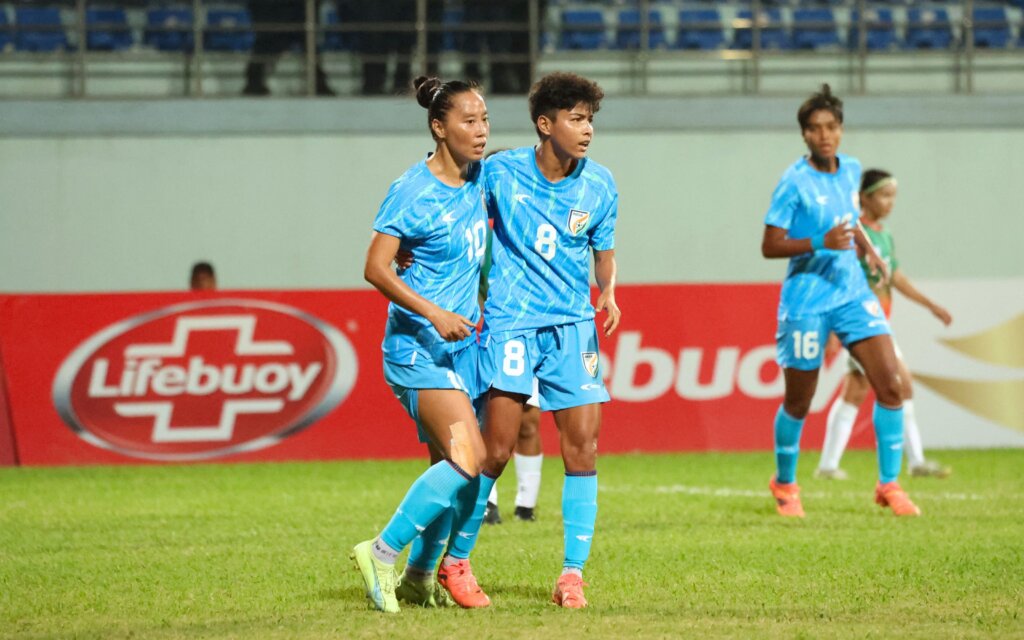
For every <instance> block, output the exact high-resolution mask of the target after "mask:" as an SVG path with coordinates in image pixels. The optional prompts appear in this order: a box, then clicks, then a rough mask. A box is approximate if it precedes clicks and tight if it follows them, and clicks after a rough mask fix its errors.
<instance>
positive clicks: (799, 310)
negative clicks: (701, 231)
mask: <svg viewBox="0 0 1024 640" xmlns="http://www.w3.org/2000/svg"><path fill="white" fill-rule="evenodd" d="M797 121H798V122H799V123H800V131H801V133H802V134H803V138H804V142H805V143H806V145H807V149H808V150H809V151H810V153H809V154H808V155H807V156H804V157H802V158H800V159H799V160H797V161H796V162H795V163H794V164H793V165H792V166H790V167H789V169H787V170H786V172H785V173H784V174H783V175H782V179H781V180H780V181H779V184H778V186H777V187H776V188H775V192H774V193H773V194H772V202H771V207H770V208H769V210H768V214H767V215H766V216H765V228H764V239H763V241H762V245H761V252H762V254H763V255H764V257H766V258H789V259H790V261H789V268H788V270H787V272H786V280H785V282H784V283H783V285H782V293H781V297H780V300H779V312H778V331H777V333H776V335H775V340H776V346H777V350H778V362H779V366H780V367H782V368H783V374H784V377H785V382H786V392H785V399H784V400H783V403H782V406H780V407H779V410H778V413H777V414H776V416H775V460H776V474H775V475H774V476H773V477H772V479H771V481H770V483H769V488H770V489H771V492H772V495H773V497H774V498H775V502H776V508H777V509H778V512H779V513H780V514H781V515H783V516H795V517H803V516H804V509H803V505H802V503H801V501H800V487H799V486H798V485H797V483H796V465H797V457H798V455H799V450H800V432H801V430H802V428H803V423H804V418H805V417H806V416H807V413H808V411H809V410H810V406H811V399H812V397H813V396H814V390H815V388H816V386H817V384H818V369H819V368H820V367H821V362H822V357H823V351H824V349H823V347H824V344H825V340H826V339H827V338H828V335H829V332H834V333H835V334H836V336H838V338H839V340H840V341H841V342H842V343H843V345H844V346H845V347H846V348H847V350H849V352H850V353H851V354H852V355H853V356H854V357H855V358H856V359H857V361H858V362H860V363H861V365H862V366H863V367H864V371H865V372H866V374H867V377H868V380H869V381H870V382H871V386H872V387H873V388H874V390H875V395H876V397H877V402H876V404H875V409H874V424H875V434H876V438H877V447H878V466H879V481H878V484H877V486H876V487H875V502H877V503H878V504H879V505H881V506H883V507H884V506H888V507H890V508H892V510H893V513H895V514H896V515H919V514H920V510H919V509H918V508H917V506H915V505H914V503H913V502H911V501H910V498H909V497H908V496H907V494H906V492H904V491H903V489H901V488H900V486H899V484H898V483H897V478H898V477H899V474H900V465H901V457H902V454H903V409H902V402H903V398H902V396H901V385H900V378H899V366H898V361H897V358H896V353H895V350H894V349H893V343H892V338H891V337H890V331H889V323H888V321H887V320H886V318H885V315H884V313H883V312H882V307H881V305H880V304H879V301H878V298H877V297H876V296H875V294H874V293H873V292H872V291H871V288H870V287H869V286H868V282H867V279H866V278H865V276H864V272H863V270H862V268H861V266H860V263H859V262H858V260H857V253H856V251H854V247H855V245H856V247H859V248H860V250H861V251H862V252H863V253H864V256H865V260H866V261H867V263H868V264H869V265H870V268H871V270H872V272H874V271H876V270H880V271H881V272H882V274H883V277H885V278H886V279H887V278H888V276H889V274H888V269H887V267H886V265H885V263H884V261H883V260H882V259H881V258H880V257H879V255H878V254H877V252H876V251H875V249H874V247H872V246H871V242H870V241H869V240H868V239H867V237H866V236H865V234H864V233H863V231H862V230H861V228H860V226H859V223H858V218H859V216H860V200H859V193H858V191H859V187H860V177H861V176H860V174H861V166H860V162H858V161H857V159H856V158H852V157H850V156H846V155H842V154H839V153H838V149H839V143H840V141H841V140H842V137H843V103H842V101H841V100H839V98H837V97H836V96H834V95H832V92H831V90H830V89H829V86H828V85H822V88H821V91H820V92H819V93H815V94H814V95H812V96H811V97H810V98H808V99H807V100H806V101H805V102H804V103H803V104H802V105H801V106H800V109H799V111H798V112H797Z"/></svg>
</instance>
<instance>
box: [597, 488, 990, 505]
mask: <svg viewBox="0 0 1024 640" xmlns="http://www.w3.org/2000/svg"><path fill="white" fill-rule="evenodd" d="M601 491H609V492H612V493H668V494H673V493H681V494H684V495H690V496H713V497H715V498H763V497H765V496H766V495H769V493H768V489H767V488H765V489H764V490H763V491H762V490H755V489H732V488H728V487H693V486H687V485H682V484H672V485H651V486H648V485H642V486H635V485H619V486H607V485H602V486H601ZM803 495H804V496H806V497H811V498H824V497H830V496H831V497H835V496H837V495H838V496H839V497H842V498H854V499H856V498H862V497H864V492H863V491H844V492H841V493H838V494H836V493H832V492H825V491H805V492H803ZM914 495H915V496H921V497H925V498H928V499H929V500H932V499H937V500H979V501H982V500H992V499H994V498H995V497H996V496H983V495H978V494H976V493H951V492H940V493H930V492H927V491H915V492H914ZM1005 497H1006V496H1002V498H1005Z"/></svg>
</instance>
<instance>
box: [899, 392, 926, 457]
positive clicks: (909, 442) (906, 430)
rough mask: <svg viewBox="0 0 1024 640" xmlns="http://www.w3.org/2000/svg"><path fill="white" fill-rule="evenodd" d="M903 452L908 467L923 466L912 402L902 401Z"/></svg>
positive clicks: (922, 453) (922, 450)
mask: <svg viewBox="0 0 1024 640" xmlns="http://www.w3.org/2000/svg"><path fill="white" fill-rule="evenodd" d="M903 450H904V451H905V452H906V454H907V464H908V465H910V466H911V467H918V466H921V465H923V464H924V447H923V446H922V445H921V430H920V429H918V428H917V415H915V414H914V401H913V400H904V401H903Z"/></svg>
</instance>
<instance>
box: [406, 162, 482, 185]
mask: <svg viewBox="0 0 1024 640" xmlns="http://www.w3.org/2000/svg"><path fill="white" fill-rule="evenodd" d="M432 155H434V154H433V153H428V154H427V157H426V158H424V159H422V160H420V165H421V166H422V171H423V172H424V173H426V174H427V176H428V177H429V178H430V179H431V180H432V181H433V182H434V184H435V185H438V186H440V187H442V188H443V189H447V190H449V191H458V190H459V189H464V188H466V187H468V186H469V185H471V184H473V178H474V172H479V170H480V163H475V164H476V166H475V167H473V168H471V169H470V170H469V172H468V174H467V176H466V181H465V182H464V183H462V186H460V187H453V186H452V185H450V184H445V183H443V182H441V181H440V180H438V179H437V176H435V175H434V172H433V171H431V170H430V167H428V166H427V160H429V159H430V156H432Z"/></svg>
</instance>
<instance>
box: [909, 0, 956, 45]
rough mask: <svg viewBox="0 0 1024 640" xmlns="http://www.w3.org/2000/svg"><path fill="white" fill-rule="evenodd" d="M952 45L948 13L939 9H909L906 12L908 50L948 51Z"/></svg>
mask: <svg viewBox="0 0 1024 640" xmlns="http://www.w3.org/2000/svg"><path fill="white" fill-rule="evenodd" d="M952 44H953V26H952V24H951V23H950V21H949V12H948V11H946V10H945V9H943V8H941V7H936V8H931V7H929V8H920V7H911V8H910V9H908V10H907V37H906V40H905V41H904V45H905V46H906V47H907V48H908V49H948V48H949V47H950V45H952Z"/></svg>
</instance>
